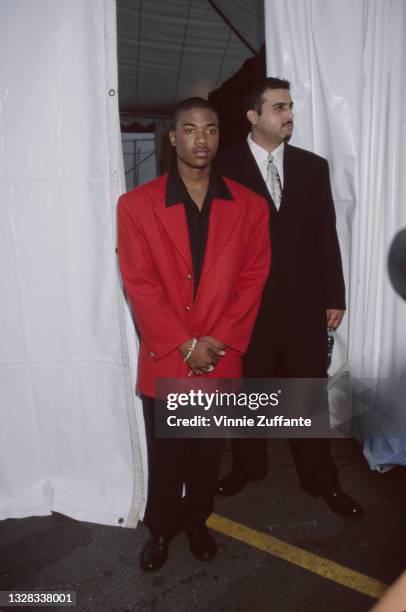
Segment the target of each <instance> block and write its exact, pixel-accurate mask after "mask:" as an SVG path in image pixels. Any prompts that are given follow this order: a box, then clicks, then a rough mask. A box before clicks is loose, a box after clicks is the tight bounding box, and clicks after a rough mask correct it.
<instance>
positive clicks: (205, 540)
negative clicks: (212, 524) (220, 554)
mask: <svg viewBox="0 0 406 612" xmlns="http://www.w3.org/2000/svg"><path fill="white" fill-rule="evenodd" d="M186 533H187V536H188V538H189V544H190V550H191V551H192V553H193V554H194V556H195V557H196V559H199V561H211V560H212V559H214V557H215V556H216V555H217V544H216V540H215V539H214V538H213V536H212V535H211V533H210V531H209V530H208V529H207V527H206V526H205V525H202V526H201V527H196V528H195V529H190V530H188V531H187V532H186Z"/></svg>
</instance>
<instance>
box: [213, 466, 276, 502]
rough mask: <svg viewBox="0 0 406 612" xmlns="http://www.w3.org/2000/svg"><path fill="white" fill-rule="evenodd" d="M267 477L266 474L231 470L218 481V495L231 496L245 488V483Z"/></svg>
mask: <svg viewBox="0 0 406 612" xmlns="http://www.w3.org/2000/svg"><path fill="white" fill-rule="evenodd" d="M262 478H266V474H264V473H262V474H251V473H246V472H240V473H238V472H230V474H228V475H227V476H224V478H222V479H221V480H219V481H218V483H217V486H216V495H221V496H223V497H229V496H230V495H235V494H236V493H239V492H240V491H242V490H243V488H244V487H245V485H246V484H247V483H248V482H250V481H252V480H261V479H262Z"/></svg>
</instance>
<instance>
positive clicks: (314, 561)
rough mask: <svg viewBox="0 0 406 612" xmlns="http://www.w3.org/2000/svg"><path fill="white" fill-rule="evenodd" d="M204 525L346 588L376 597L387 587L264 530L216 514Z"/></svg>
mask: <svg viewBox="0 0 406 612" xmlns="http://www.w3.org/2000/svg"><path fill="white" fill-rule="evenodd" d="M207 526H208V527H210V528H211V529H214V530H215V531H218V532H219V533H222V534H224V535H226V536H229V537H231V538H234V539H236V540H239V541H240V542H244V544H248V545H249V546H253V547H254V548H257V549H258V550H262V551H264V552H266V553H268V554H270V555H273V556H274V557H279V558H280V559H283V560H284V561H288V562H289V563H293V564H294V565H298V566H299V567H302V568H304V569H306V570H309V571H310V572H313V574H318V575H319V576H322V577H323V578H327V579H328V580H332V581H333V582H336V583H337V584H341V585H342V586H345V587H347V588H349V589H353V590H354V591H358V593H362V594H363V595H367V596H368V597H371V598H373V599H379V598H380V597H381V596H382V594H383V593H384V591H385V590H386V589H387V588H388V585H386V584H385V583H384V582H380V581H379V580H375V579H374V578H370V577H369V576H365V575H364V574H361V573H360V572H356V571H354V570H352V569H350V568H348V567H345V565H341V564H340V563H335V561H330V560H329V559H325V558H324V557H321V556H319V555H315V554H314V553H311V552H308V551H307V550H304V549H303V548H299V547H298V546H293V545H292V544H288V543H287V542H284V541H283V540H279V539H278V538H275V537H273V536H270V535H268V534H266V533H261V532H260V531H255V529H251V528H250V527H247V526H246V525H242V524H240V523H236V522H235V521H232V520H230V519H227V518H224V517H223V516H220V515H218V514H212V515H211V516H210V518H209V519H208V521H207Z"/></svg>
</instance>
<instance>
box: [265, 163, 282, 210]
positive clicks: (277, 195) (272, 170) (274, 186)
mask: <svg viewBox="0 0 406 612" xmlns="http://www.w3.org/2000/svg"><path fill="white" fill-rule="evenodd" d="M266 184H267V185H268V188H269V191H270V193H271V197H272V200H273V203H274V204H275V206H276V208H277V209H278V210H279V207H280V205H281V199H282V187H281V180H280V178H279V172H278V169H277V167H276V165H275V163H274V160H273V157H272V153H270V154H269V155H268V168H267V172H266Z"/></svg>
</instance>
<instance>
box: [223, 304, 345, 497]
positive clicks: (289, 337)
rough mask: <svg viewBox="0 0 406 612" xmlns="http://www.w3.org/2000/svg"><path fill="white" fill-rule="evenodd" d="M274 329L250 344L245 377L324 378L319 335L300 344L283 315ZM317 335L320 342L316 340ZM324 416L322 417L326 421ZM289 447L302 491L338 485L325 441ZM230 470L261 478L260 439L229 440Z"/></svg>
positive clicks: (263, 455) (264, 460) (263, 446)
mask: <svg viewBox="0 0 406 612" xmlns="http://www.w3.org/2000/svg"><path fill="white" fill-rule="evenodd" d="M279 323H280V325H278V329H277V330H276V329H275V328H274V329H272V334H271V338H270V334H269V333H268V334H262V337H260V336H259V334H258V336H257V338H256V339H255V337H254V341H253V342H252V343H251V346H250V350H249V352H248V353H247V355H246V358H245V363H244V376H245V377H247V378H272V377H275V378H326V376H327V337H326V339H325V344H324V342H323V338H324V336H323V332H324V330H321V331H320V332H319V333H318V334H317V335H318V341H317V342H315V343H312V342H311V341H310V342H309V341H303V338H302V337H300V334H299V337H298V338H296V337H295V334H294V333H292V332H291V331H290V330H289V329H286V327H284V324H283V316H282V315H281V316H280V317H279ZM320 336H321V341H320ZM327 418H328V415H327V414H326V419H327ZM289 446H290V450H291V453H292V457H293V461H294V464H295V468H296V472H297V475H298V478H299V483H300V486H301V487H302V489H304V490H305V491H307V492H308V493H311V494H316V495H317V494H318V493H320V492H321V490H322V489H329V488H335V487H336V486H337V485H338V475H337V468H336V465H335V463H334V460H333V457H332V455H331V450H330V440H329V439H328V438H291V439H289ZM232 456H233V466H232V471H233V472H236V473H244V472H245V473H247V474H252V475H253V476H264V475H266V473H267V469H268V457H267V440H266V439H264V438H256V439H253V438H251V439H247V438H234V439H233V440H232Z"/></svg>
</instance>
